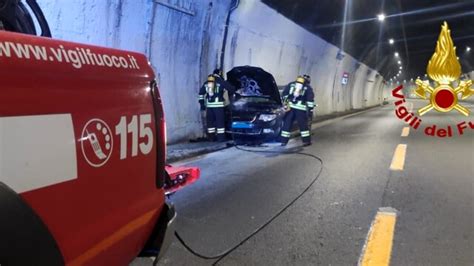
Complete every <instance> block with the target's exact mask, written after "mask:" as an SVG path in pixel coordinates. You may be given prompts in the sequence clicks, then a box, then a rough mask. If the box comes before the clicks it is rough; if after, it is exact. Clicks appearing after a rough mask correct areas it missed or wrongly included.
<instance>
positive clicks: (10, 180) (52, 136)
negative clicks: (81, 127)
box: [0, 114, 77, 193]
mask: <svg viewBox="0 0 474 266" xmlns="http://www.w3.org/2000/svg"><path fill="white" fill-rule="evenodd" d="M76 178H77V158H76V141H75V137H74V127H73V123H72V118H71V115H70V114H60V115H38V116H15V117H0V182H3V183H5V184H6V185H8V186H9V187H11V188H12V189H13V190H15V191H16V192H17V193H22V192H26V191H31V190H35V189H39V188H42V187H46V186H50V185H54V184H57V183H61V182H64V181H69V180H73V179H76Z"/></svg>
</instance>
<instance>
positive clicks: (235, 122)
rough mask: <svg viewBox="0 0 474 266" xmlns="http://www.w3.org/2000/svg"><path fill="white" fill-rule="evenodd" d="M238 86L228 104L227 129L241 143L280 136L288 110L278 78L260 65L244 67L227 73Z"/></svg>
mask: <svg viewBox="0 0 474 266" xmlns="http://www.w3.org/2000/svg"><path fill="white" fill-rule="evenodd" d="M227 81H228V82H229V83H231V84H232V85H233V86H234V87H235V96H234V101H233V102H232V104H230V105H229V106H228V114H227V117H228V119H227V131H228V132H229V133H231V134H232V135H233V138H234V140H235V141H237V142H244V143H262V142H270V141H275V140H276V139H277V138H278V136H279V135H280V132H281V128H282V125H283V117H284V116H285V112H284V110H283V104H282V101H281V97H280V92H279V90H278V86H277V84H276V82H275V79H274V77H273V76H272V75H271V74H270V73H268V72H266V71H265V70H263V69H262V68H259V67H252V66H240V67H235V68H233V69H232V70H231V71H229V72H228V73H227Z"/></svg>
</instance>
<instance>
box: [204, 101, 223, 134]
mask: <svg viewBox="0 0 474 266" xmlns="http://www.w3.org/2000/svg"><path fill="white" fill-rule="evenodd" d="M206 117H207V119H206V120H207V134H208V136H209V138H210V139H211V140H213V139H214V138H215V136H216V135H217V140H218V141H225V115H224V107H214V108H207V114H206Z"/></svg>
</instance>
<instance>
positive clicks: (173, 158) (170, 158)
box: [166, 105, 383, 163]
mask: <svg viewBox="0 0 474 266" xmlns="http://www.w3.org/2000/svg"><path fill="white" fill-rule="evenodd" d="M381 106H383V105H376V106H371V107H368V108H364V109H356V110H351V111H349V112H347V113H342V114H339V115H338V114H336V115H328V116H326V117H324V116H323V117H322V118H320V120H319V121H318V120H316V121H314V122H313V123H312V124H311V132H312V133H314V131H315V130H316V129H317V128H320V127H324V126H326V125H329V124H332V123H334V122H336V121H340V120H343V119H346V118H349V117H352V116H355V115H360V114H363V113H365V112H368V111H371V110H373V109H375V108H378V107H381ZM299 135H300V133H299V131H298V130H296V131H293V132H291V138H295V137H299ZM231 147H233V145H230V143H229V142H223V143H222V145H215V146H211V147H204V148H197V149H195V150H191V151H188V152H186V153H185V154H180V153H179V152H178V153H177V154H174V155H167V156H166V161H167V163H174V162H177V161H182V160H186V159H190V158H194V157H197V156H200V155H204V154H209V153H213V152H217V151H221V150H225V149H228V148H231Z"/></svg>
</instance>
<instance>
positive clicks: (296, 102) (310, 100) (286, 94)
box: [283, 82, 314, 112]
mask: <svg viewBox="0 0 474 266" xmlns="http://www.w3.org/2000/svg"><path fill="white" fill-rule="evenodd" d="M283 101H284V102H285V103H286V104H287V105H288V106H289V107H290V108H291V109H296V110H301V111H310V112H312V111H313V109H314V92H313V88H312V87H311V86H310V85H303V89H302V90H301V91H300V92H298V91H297V90H296V82H292V83H290V84H288V86H286V88H285V90H284V91H283Z"/></svg>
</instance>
